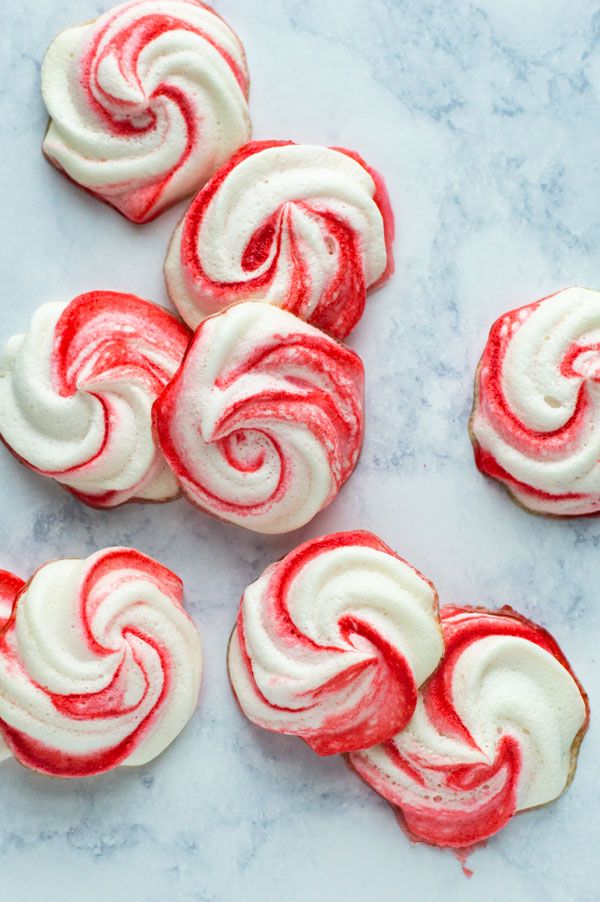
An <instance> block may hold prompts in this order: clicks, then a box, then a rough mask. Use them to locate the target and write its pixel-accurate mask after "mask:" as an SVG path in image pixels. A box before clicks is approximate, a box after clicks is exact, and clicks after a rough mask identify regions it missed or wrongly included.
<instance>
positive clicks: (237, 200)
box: [165, 141, 394, 339]
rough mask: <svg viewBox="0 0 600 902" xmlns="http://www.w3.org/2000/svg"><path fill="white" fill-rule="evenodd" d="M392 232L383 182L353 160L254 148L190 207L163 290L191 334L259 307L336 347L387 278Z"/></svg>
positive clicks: (283, 147)
mask: <svg viewBox="0 0 600 902" xmlns="http://www.w3.org/2000/svg"><path fill="white" fill-rule="evenodd" d="M393 233H394V221H393V215H392V210H391V206H390V202H389V198H388V194H387V191H386V188H385V183H384V181H383V179H382V177H381V176H380V175H379V174H378V173H377V172H375V170H373V169H371V168H370V167H369V166H368V165H367V164H366V163H365V161H364V160H363V159H361V157H359V156H358V154H356V153H354V152H353V151H350V150H345V149H343V148H330V147H315V146H311V145H308V144H294V143H293V142H291V141H257V142H254V143H251V144H248V145H247V146H246V147H244V148H242V149H241V150H240V151H239V153H237V154H236V156H234V157H233V159H231V160H230V161H229V162H228V163H226V164H225V166H223V167H222V168H221V169H220V170H219V171H218V172H217V173H216V175H215V176H214V177H213V179H212V180H211V181H210V182H209V184H208V185H206V187H205V188H204V189H203V190H202V191H201V192H200V193H199V194H198V195H197V196H196V197H195V198H194V200H193V201H192V204H191V206H190V208H189V210H188V211H187V213H186V214H185V216H184V218H183V220H182V222H181V223H180V224H179V226H178V227H177V229H176V231H175V234H174V235H173V239H172V241H171V245H170V247H169V251H168V254H167V258H166V261H165V279H166V284H167V290H168V293H169V297H170V298H171V301H172V302H173V303H174V304H175V306H176V307H177V309H178V310H179V312H180V313H181V315H182V317H183V318H184V320H185V321H186V322H187V323H188V324H189V325H190V326H192V327H193V328H194V327H195V326H197V324H198V323H199V322H201V321H202V320H203V319H204V318H205V317H206V316H209V315H211V314H213V313H217V312H218V311H219V310H222V309H223V308H224V307H226V306H228V305H229V304H231V303H232V301H234V300H235V301H245V300H263V301H267V302H269V303H271V304H276V305H277V306H279V307H283V308H284V309H286V310H290V311H291V312H292V313H295V314H296V315H297V316H299V317H300V318H301V319H304V320H306V321H307V322H310V323H312V324H313V325H314V326H317V327H318V328H320V329H323V330H324V331H325V332H328V333H329V334H330V335H333V336H334V338H338V339H342V338H345V337H346V335H348V334H349V332H351V331H352V329H353V328H354V326H355V325H356V324H357V322H358V321H359V319H360V318H361V316H362V314H363V310H364V306H365V300H366V293H367V291H370V290H372V289H374V288H376V287H377V286H379V285H381V284H382V282H384V281H385V280H386V279H387V278H388V277H389V276H390V275H391V273H392V271H393V268H394V263H393V256H392V240H393Z"/></svg>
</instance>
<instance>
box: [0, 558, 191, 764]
mask: <svg viewBox="0 0 600 902" xmlns="http://www.w3.org/2000/svg"><path fill="white" fill-rule="evenodd" d="M201 669H202V655H201V648H200V639H199V636H198V632H197V630H196V627H195V626H194V624H193V623H192V621H191V619H190V618H189V617H188V615H187V614H186V613H185V611H184V609H183V607H182V583H181V580H180V579H179V577H178V576H176V575H175V574H174V573H172V572H171V571H170V570H168V569H167V568H166V567H163V566H162V565H161V564H159V563H158V562H157V561H155V560H153V559H152V558H149V557H147V556H146V555H144V554H141V553H140V552H139V551H135V550H133V549H131V548H107V549H105V550H103V551H98V552H96V554H93V555H91V556H90V557H88V558H86V559H85V560H75V559H73V560H57V561H51V562H50V563H48V564H44V565H43V566H42V567H40V569H39V570H38V571H37V572H36V573H35V574H34V575H33V577H32V578H31V580H30V581H29V582H28V583H27V584H26V585H23V586H22V588H21V590H20V592H19V593H18V595H17V596H16V598H15V601H14V610H13V614H12V619H11V621H10V622H9V624H8V626H7V627H5V629H4V632H3V634H2V637H1V641H0V734H1V736H2V738H3V740H4V743H5V749H6V753H5V754H4V757H6V756H8V755H9V754H12V755H13V756H14V757H15V758H17V760H18V761H20V763H21V764H24V765H25V766H26V767H29V768H32V769H33V770H37V771H40V772H42V773H45V774H49V775H51V776H56V777H84V776H91V775H92V774H98V773H102V772H103V771H107V770H110V769H111V768H114V767H116V766H117V765H121V764H123V765H140V764H146V763H147V762H148V761H151V760H152V759H153V758H155V757H156V756H157V755H159V754H160V753H161V752H162V751H164V749H166V748H167V746H168V745H170V743H171V742H172V741H173V740H174V739H175V737H176V736H177V735H178V734H179V733H180V732H181V730H182V729H183V728H184V726H185V725H186V724H187V722H188V720H189V719H190V717H191V716H192V714H193V712H194V710H195V708H196V704H197V701H198V692H199V688H200V678H201Z"/></svg>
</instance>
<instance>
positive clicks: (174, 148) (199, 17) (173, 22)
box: [42, 0, 251, 222]
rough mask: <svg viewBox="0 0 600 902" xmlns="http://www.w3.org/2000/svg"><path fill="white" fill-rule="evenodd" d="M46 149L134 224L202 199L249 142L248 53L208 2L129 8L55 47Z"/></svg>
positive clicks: (147, 0) (151, 0) (46, 68)
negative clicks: (198, 194) (199, 194)
mask: <svg viewBox="0 0 600 902" xmlns="http://www.w3.org/2000/svg"><path fill="white" fill-rule="evenodd" d="M42 94H43V97H44V102H45V104H46V107H47V109H48V112H49V114H50V124H49V127H48V131H47V133H46V137H45V138H44V144H43V150H44V153H45V154H46V156H47V157H48V159H49V160H50V161H51V162H52V163H53V164H54V165H55V166H56V167H57V168H58V169H59V170H61V171H62V172H64V173H65V174H66V175H67V176H68V177H69V178H70V179H71V180H72V181H74V182H76V183H77V184H78V185H80V186H82V187H83V188H85V189H87V190H88V191H89V192H90V193H92V194H94V195H96V196H97V197H99V198H101V199H102V200H104V201H106V202H107V203H109V204H111V205H112V206H113V207H115V208H116V209H117V210H119V211H120V212H121V213H123V214H124V215H125V216H126V217H127V218H128V219H130V220H132V221H133V222H147V221H148V220H150V219H152V218H154V217H155V216H156V215H157V214H159V213H160V212H161V211H162V210H164V209H165V208H166V207H168V206H170V205H171V204H173V203H176V202H177V201H178V200H181V199H182V198H184V197H186V196H187V195H189V194H191V193H192V192H194V191H196V190H198V188H200V187H201V186H202V185H203V184H204V183H205V182H206V181H207V179H208V178H210V176H211V175H212V174H213V172H215V170H216V169H218V167H219V166H220V165H221V164H222V163H223V162H225V160H227V159H228V158H229V157H230V156H231V154H232V153H234V152H235V151H236V150H237V149H238V147H240V146H241V145H242V144H244V142H245V141H247V140H248V138H249V137H250V132H251V126H250V118H249V113H248V102H247V97H248V72H247V68H246V59H245V54H244V49H243V47H242V45H241V43H240V41H239V39H238V38H237V36H236V35H235V34H234V32H233V31H232V30H231V29H230V28H229V26H228V25H227V24H226V23H225V22H224V21H223V19H221V18H220V16H218V15H217V14H216V13H215V12H214V11H213V10H212V9H210V8H209V7H208V6H205V5H204V4H203V3H200V2H199V0H129V2H126V3H122V4H121V5H120V6H116V7H114V8H113V9H111V10H109V11H108V12H106V13H104V15H102V16H100V18H99V19H97V20H96V21H94V22H91V23H87V24H85V25H80V26H77V27H74V28H69V29H67V30H66V31H63V32H62V33H61V34H59V35H58V36H57V37H56V38H55V39H54V41H53V42H52V44H51V45H50V48H49V49H48V52H47V54H46V57H45V59H44V63H43V65H42Z"/></svg>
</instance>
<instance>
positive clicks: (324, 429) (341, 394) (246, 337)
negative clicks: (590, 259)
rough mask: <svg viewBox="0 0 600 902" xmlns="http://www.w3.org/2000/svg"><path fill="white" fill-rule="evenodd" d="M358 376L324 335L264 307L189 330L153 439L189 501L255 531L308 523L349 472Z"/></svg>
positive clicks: (251, 305)
mask: <svg viewBox="0 0 600 902" xmlns="http://www.w3.org/2000/svg"><path fill="white" fill-rule="evenodd" d="M363 381H364V371H363V365H362V362H361V360H360V358H359V357H358V356H357V355H356V354H355V353H354V352H353V351H350V350H348V349H347V348H344V347H343V346H342V345H339V344H338V343H337V342H336V341H334V340H333V339H332V338H329V337H328V336H327V335H325V334H323V333H322V332H320V331H319V330H318V329H315V328H314V327H312V326H309V325H307V324H306V323H304V322H302V321H301V320H299V319H298V318H297V317H295V316H293V315H292V314H291V313H288V312H287V311H285V310H281V309H280V308H279V307H273V306H271V305H270V304H261V303H255V302H250V301H248V302H245V303H242V304H236V305H234V306H233V307H230V308H229V309H227V310H225V311H223V313H220V314H218V315H217V316H214V317H211V318H210V319H207V320H205V321H204V322H203V323H201V325H200V326H199V327H198V329H197V330H196V334H195V335H194V338H193V340H192V343H191V345H190V347H189V350H188V352H187V354H186V357H185V359H184V361H183V364H182V365H181V367H180V369H179V371H178V372H177V374H176V375H175V377H174V378H173V380H172V381H171V382H170V383H169V385H168V386H167V387H166V388H165V390H164V391H163V393H162V395H161V396H160V397H159V398H158V399H157V400H156V402H155V404H154V408H153V420H154V426H155V434H156V437H157V440H158V442H159V444H160V448H161V450H162V452H163V454H164V456H165V458H166V460H167V462H168V464H169V465H170V467H171V468H172V470H173V472H174V473H175V476H176V478H177V480H178V482H179V484H180V485H181V488H182V489H183V491H184V493H185V494H186V495H187V497H188V498H189V500H190V501H192V502H193V503H194V504H196V505H197V506H198V507H200V508H201V509H202V510H204V511H207V512H208V513H211V514H213V515H215V516H217V517H219V518H221V519H223V520H228V521H229V522H231V523H236V524H238V525H240V526H245V527H247V528H248V529H253V530H255V531H256V532H263V533H282V532H288V531H290V530H292V529H297V528H298V527H300V526H304V524H306V523H308V521H309V520H310V519H311V518H312V517H314V516H315V514H316V513H318V511H320V510H321V509H322V508H323V507H325V505H327V504H329V503H330V501H332V500H333V498H334V497H335V495H336V494H337V492H338V490H339V489H340V486H341V485H342V484H343V483H344V482H345V481H346V479H348V477H349V476H350V474H351V473H352V471H353V469H354V467H355V465H356V461H357V459H358V455H359V452H360V448H361V443H362V434H363V418H364V417H363Z"/></svg>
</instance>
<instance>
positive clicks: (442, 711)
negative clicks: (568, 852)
mask: <svg viewBox="0 0 600 902" xmlns="http://www.w3.org/2000/svg"><path fill="white" fill-rule="evenodd" d="M440 614H441V619H442V628H443V631H444V638H445V641H446V654H445V657H444V658H443V661H442V663H441V665H440V667H439V669H438V670H437V671H436V673H435V674H434V676H433V677H432V678H431V680H429V682H428V683H427V684H426V685H425V687H424V688H423V689H422V690H421V692H420V694H419V701H418V704H417V708H416V711H415V715H414V717H413V719H412V720H411V722H410V724H409V725H408V727H407V728H406V729H405V730H404V732H402V733H398V735H397V736H396V737H394V739H392V740H391V741H389V742H386V743H383V744H381V745H377V746H375V747H374V748H371V749H368V750H367V751H359V752H354V753H353V754H352V755H351V756H350V759H349V760H350V763H351V765H352V766H353V767H354V769H355V770H356V771H357V773H358V774H359V776H361V777H362V778H363V779H364V780H365V781H366V782H367V783H369V784H370V785H371V786H372V787H373V788H374V789H375V790H376V791H377V792H378V793H379V794H380V795H382V796H383V797H384V798H385V799H387V800H388V801H389V802H390V803H391V804H392V805H393V806H394V807H395V808H396V811H397V813H398V815H399V816H400V819H401V823H403V824H404V826H405V827H406V830H407V833H408V835H409V836H410V837H411V839H413V840H415V841H421V842H427V843H430V844H432V845H438V846H448V847H453V848H458V849H468V848H469V847H471V846H473V845H474V844H476V843H478V842H481V841H483V840H485V839H487V838H488V837H489V836H491V835H493V834H494V833H497V832H498V831H499V830H501V829H502V828H503V827H504V826H505V825H506V824H507V823H508V821H509V820H510V819H511V817H512V816H513V815H514V814H516V813H517V812H519V811H523V810H525V809H527V808H533V807H535V806H537V805H544V804H546V803H547V802H551V801H552V800H554V799H556V798H557V797H558V796H559V795H560V794H561V793H562V792H564V790H565V789H566V788H567V786H568V785H569V782H570V781H571V779H572V777H573V774H574V771H575V766H576V762H577V753H578V750H579V745H580V743H581V740H582V738H583V734H584V733H585V730H586V729H587V724H588V718H589V706H588V702H587V697H586V695H585V693H584V692H583V689H582V688H581V686H580V685H579V683H578V682H577V680H576V678H575V677H574V675H573V673H572V671H571V669H570V667H569V664H568V662H567V660H566V658H565V657H564V655H563V654H562V652H561V650H560V648H559V647H558V645H557V644H556V642H555V641H554V639H553V638H552V637H551V636H550V635H549V634H548V633H547V632H546V631H545V630H543V629H542V628H541V627H539V626H537V625H536V624H535V623H532V622H531V621H529V620H526V619H525V618H524V617H521V616H520V615H518V614H516V613H515V612H514V611H513V610H512V609H510V608H502V609H501V610H499V611H487V610H485V609H483V608H458V607H454V606H447V607H444V608H442V609H441V611H440Z"/></svg>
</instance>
